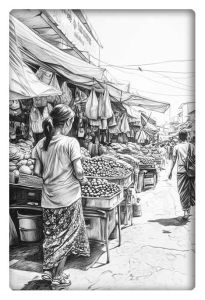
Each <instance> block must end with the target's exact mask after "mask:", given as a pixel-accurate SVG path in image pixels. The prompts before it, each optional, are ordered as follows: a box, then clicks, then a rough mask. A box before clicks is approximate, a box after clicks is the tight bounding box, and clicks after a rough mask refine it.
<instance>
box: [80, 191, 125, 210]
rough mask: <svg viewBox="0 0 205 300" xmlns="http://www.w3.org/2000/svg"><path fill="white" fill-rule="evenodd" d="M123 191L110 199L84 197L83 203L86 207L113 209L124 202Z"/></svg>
mask: <svg viewBox="0 0 205 300" xmlns="http://www.w3.org/2000/svg"><path fill="white" fill-rule="evenodd" d="M123 197H124V196H123V190H122V188H121V189H120V191H119V192H118V193H116V194H114V195H113V196H110V197H103V196H102V197H87V196H82V202H83V206H84V207H95V208H104V209H112V208H114V207H116V206H117V205H118V204H119V203H120V202H121V201H122V200H123Z"/></svg>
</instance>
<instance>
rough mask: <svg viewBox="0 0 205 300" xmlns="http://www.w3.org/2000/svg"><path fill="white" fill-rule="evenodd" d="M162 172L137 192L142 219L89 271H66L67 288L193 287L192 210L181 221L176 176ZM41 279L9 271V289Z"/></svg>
mask: <svg viewBox="0 0 205 300" xmlns="http://www.w3.org/2000/svg"><path fill="white" fill-rule="evenodd" d="M165 179H166V174H165V172H164V171H163V172H161V175H160V180H159V183H158V184H157V187H156V188H155V189H154V190H149V191H147V192H144V193H141V205H142V216H141V217H138V218H134V225H133V226H132V227H131V226H128V227H126V228H124V229H122V245H121V247H116V246H117V241H116V240H112V241H111V242H110V248H113V249H112V250H111V251H110V256H111V262H110V263H109V264H104V263H105V261H106V253H104V254H103V255H102V256H101V257H100V259H99V260H98V262H97V263H96V264H95V265H94V266H93V267H92V268H90V269H89V270H88V271H81V270H77V269H70V270H67V272H70V274H71V279H72V285H71V287H70V288H69V289H91V290H97V289H191V288H193V287H194V256H195V250H194V249H195V244H194V243H195V242H194V216H193V214H194V210H193V211H192V216H191V218H190V222H183V221H182V220H181V218H180V216H182V214H183V212H182V210H181V206H180V202H179V196H178V194H177V190H176V176H175V174H173V179H172V181H167V180H165ZM39 277H40V274H38V273H32V272H26V271H19V270H13V269H11V273H10V278H11V282H12V283H11V284H10V285H11V287H12V288H13V289H22V288H23V287H24V285H25V284H26V283H27V282H28V281H30V280H32V279H35V280H36V279H38V278H39Z"/></svg>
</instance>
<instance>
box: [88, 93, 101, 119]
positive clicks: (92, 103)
mask: <svg viewBox="0 0 205 300" xmlns="http://www.w3.org/2000/svg"><path fill="white" fill-rule="evenodd" d="M85 115H86V117H87V118H89V119H91V120H97V119H98V98H97V96H96V93H95V91H94V90H93V89H92V91H91V92H90V95H89V97H88V99H87V103H86V106H85Z"/></svg>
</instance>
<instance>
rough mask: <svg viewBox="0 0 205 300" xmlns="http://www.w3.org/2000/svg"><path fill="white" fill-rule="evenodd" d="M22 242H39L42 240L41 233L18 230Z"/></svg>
mask: <svg viewBox="0 0 205 300" xmlns="http://www.w3.org/2000/svg"><path fill="white" fill-rule="evenodd" d="M19 231H20V239H21V241H22V242H39V241H40V240H42V238H43V231H40V230H39V229H25V228H19Z"/></svg>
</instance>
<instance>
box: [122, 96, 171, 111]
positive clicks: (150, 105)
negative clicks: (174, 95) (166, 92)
mask: <svg viewBox="0 0 205 300" xmlns="http://www.w3.org/2000/svg"><path fill="white" fill-rule="evenodd" d="M123 104H126V105H128V106H130V107H133V106H138V107H142V108H144V109H146V110H151V111H155V112H161V113H164V112H165V111H166V110H167V109H168V108H169V107H170V103H167V102H160V101H155V100H151V99H148V98H144V97H141V96H140V95H138V96H136V95H131V96H130V98H129V99H127V100H124V101H123Z"/></svg>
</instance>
